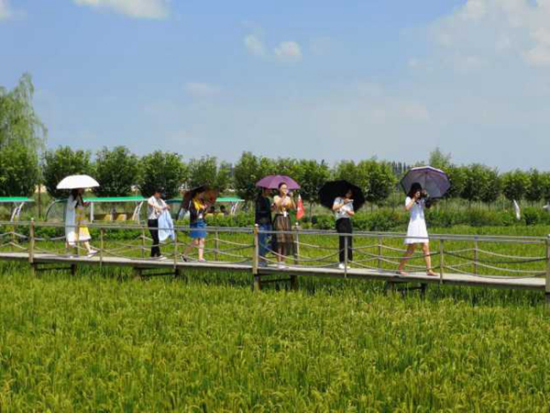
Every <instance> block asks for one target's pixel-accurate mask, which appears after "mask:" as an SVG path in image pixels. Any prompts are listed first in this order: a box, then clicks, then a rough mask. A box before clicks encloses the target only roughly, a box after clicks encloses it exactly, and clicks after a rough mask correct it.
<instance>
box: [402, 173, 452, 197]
mask: <svg viewBox="0 0 550 413" xmlns="http://www.w3.org/2000/svg"><path fill="white" fill-rule="evenodd" d="M416 182H418V183H419V184H420V185H422V188H423V189H425V190H426V191H428V194H430V196H431V197H432V198H443V196H445V194H446V193H447V191H448V190H449V189H450V188H451V182H450V181H449V177H448V176H447V174H446V173H445V172H443V171H442V170H441V169H436V168H432V167H431V166H422V167H420V168H413V169H411V170H410V171H409V172H407V174H406V175H405V177H404V178H403V179H402V180H401V186H402V187H403V190H404V191H405V193H407V194H408V193H409V191H410V190H411V186H412V185H413V184H414V183H416Z"/></svg>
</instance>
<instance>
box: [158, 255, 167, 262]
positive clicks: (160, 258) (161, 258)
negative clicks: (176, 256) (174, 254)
mask: <svg viewBox="0 0 550 413" xmlns="http://www.w3.org/2000/svg"><path fill="white" fill-rule="evenodd" d="M157 259H158V260H159V261H164V260H165V259H166V257H165V256H164V255H159V256H158V257H157Z"/></svg>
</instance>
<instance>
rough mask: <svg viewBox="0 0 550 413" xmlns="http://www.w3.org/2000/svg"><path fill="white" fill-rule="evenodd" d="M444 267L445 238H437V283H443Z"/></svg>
mask: <svg viewBox="0 0 550 413" xmlns="http://www.w3.org/2000/svg"><path fill="white" fill-rule="evenodd" d="M444 268H445V240H443V239H440V240H439V283H440V284H443V273H444Z"/></svg>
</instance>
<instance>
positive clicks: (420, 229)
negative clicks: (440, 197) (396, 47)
mask: <svg viewBox="0 0 550 413" xmlns="http://www.w3.org/2000/svg"><path fill="white" fill-rule="evenodd" d="M423 194H425V192H424V191H423V190H422V186H421V185H420V184H419V183H414V184H413V185H412V186H411V190H410V191H409V195H408V196H407V200H406V201H405V209H406V210H407V211H409V212H410V214H411V219H410V221H409V229H408V231H407V238H406V239H405V244H406V245H407V252H406V253H405V256H404V257H403V258H402V259H401V263H400V264H399V274H401V275H408V274H407V273H406V272H404V271H403V269H404V268H405V265H406V264H407V261H409V259H410V258H411V256H412V255H413V254H414V252H415V251H416V246H417V245H419V244H420V245H422V252H423V253H424V258H425V260H426V270H427V274H428V275H431V276H436V275H437V274H436V273H435V272H434V271H433V269H432V258H431V256H430V239H429V237H428V228H427V227H426V218H425V216H424V208H426V207H429V205H428V206H427V205H426V200H425V199H424V198H425V197H424V196H423Z"/></svg>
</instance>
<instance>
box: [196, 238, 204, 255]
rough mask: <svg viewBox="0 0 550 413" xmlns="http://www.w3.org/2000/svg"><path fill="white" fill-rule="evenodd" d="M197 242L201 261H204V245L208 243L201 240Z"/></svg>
mask: <svg viewBox="0 0 550 413" xmlns="http://www.w3.org/2000/svg"><path fill="white" fill-rule="evenodd" d="M197 241H198V242H197V247H198V249H199V261H204V244H205V242H206V239H205V238H200V239H198V240H197Z"/></svg>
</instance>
